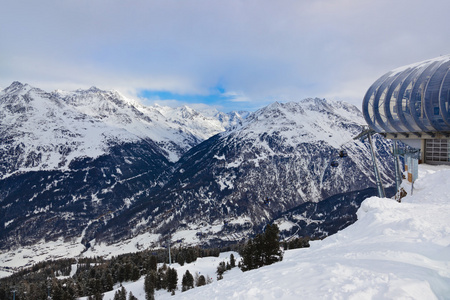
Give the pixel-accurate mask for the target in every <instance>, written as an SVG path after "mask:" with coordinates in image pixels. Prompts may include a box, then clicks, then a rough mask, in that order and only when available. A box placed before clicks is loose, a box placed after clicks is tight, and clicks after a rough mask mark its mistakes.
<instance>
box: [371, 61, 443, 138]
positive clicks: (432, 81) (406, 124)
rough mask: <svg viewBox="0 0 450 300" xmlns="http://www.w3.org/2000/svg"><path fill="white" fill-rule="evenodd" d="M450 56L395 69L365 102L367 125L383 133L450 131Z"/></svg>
mask: <svg viewBox="0 0 450 300" xmlns="http://www.w3.org/2000/svg"><path fill="white" fill-rule="evenodd" d="M449 99H450V55H445V56H440V57H437V58H434V59H430V60H427V61H423V62H420V63H416V64H412V65H408V66H405V67H401V68H398V69H395V70H392V71H390V72H388V73H386V74H384V75H383V76H381V77H380V78H379V79H378V80H377V81H375V83H374V84H372V86H371V87H370V88H369V90H368V91H367V93H366V95H365V96H364V100H363V114H364V118H365V119H366V122H367V124H368V125H369V126H370V127H371V128H372V129H373V130H375V131H376V132H380V133H416V134H418V135H420V133H430V134H432V133H436V132H445V133H448V132H450V107H449V106H450V104H449Z"/></svg>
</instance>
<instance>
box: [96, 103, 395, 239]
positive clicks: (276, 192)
mask: <svg viewBox="0 0 450 300" xmlns="http://www.w3.org/2000/svg"><path fill="white" fill-rule="evenodd" d="M361 123H363V121H362V115H361V113H360V112H359V111H358V110H357V109H356V108H355V107H354V106H351V105H348V104H345V103H341V102H329V101H326V100H324V99H306V100H303V101H300V102H292V103H285V104H280V103H274V104H272V105H270V106H268V107H265V108H263V109H261V110H259V111H257V112H255V113H253V114H251V115H250V116H248V117H247V118H246V119H245V121H244V122H243V123H242V124H241V125H239V126H236V127H233V128H231V129H230V130H228V131H225V132H223V133H221V134H218V135H216V136H214V137H212V138H210V139H208V140H206V141H205V142H203V143H201V144H199V145H198V146H195V147H194V148H192V149H191V150H189V151H188V152H187V153H186V154H185V155H184V156H183V157H182V158H181V159H180V160H179V161H178V162H177V163H176V164H175V166H174V170H175V171H174V172H173V173H172V175H171V176H170V180H169V181H168V183H167V184H166V185H165V186H164V188H163V189H161V190H159V191H158V192H156V193H155V194H153V195H151V196H149V197H147V198H142V201H138V202H136V203H135V204H134V205H133V208H132V209H130V211H129V212H126V213H125V214H124V216H126V219H127V220H128V222H129V223H131V224H134V225H133V227H134V228H135V231H134V232H133V234H131V235H130V231H129V229H127V228H124V227H123V226H121V224H122V222H116V221H117V220H111V222H109V223H108V224H107V225H106V226H105V229H104V230H103V232H109V233H108V235H109V236H110V235H111V234H112V232H114V233H115V234H116V235H117V236H120V235H122V236H123V237H124V238H131V237H132V236H133V235H135V234H136V233H144V232H148V231H151V232H153V233H159V234H169V233H170V234H171V235H172V236H175V237H182V236H186V235H189V236H190V237H189V238H187V239H185V240H184V241H183V242H184V243H188V244H190V243H194V244H195V243H206V244H208V243H214V244H217V243H219V244H220V243H221V242H227V241H238V240H240V239H243V238H246V237H247V236H248V235H249V234H252V233H254V232H257V231H258V230H260V228H261V227H263V226H264V225H265V224H266V223H267V222H270V221H271V220H272V219H274V218H276V217H279V216H280V215H281V214H283V212H285V211H287V210H290V209H292V208H294V207H297V206H299V205H301V204H303V203H305V202H319V201H322V200H324V199H326V198H328V197H330V196H332V195H335V194H338V193H348V192H351V191H358V190H362V189H365V188H367V187H370V186H374V185H375V184H374V175H373V168H372V163H371V160H370V156H369V151H368V144H367V142H362V141H354V140H353V137H354V136H356V135H357V134H358V133H360V132H361V126H360V125H359V124H361ZM375 144H376V147H377V152H378V155H379V159H380V161H381V164H380V169H381V173H382V177H383V179H384V182H385V183H392V182H393V174H394V172H393V160H392V157H391V155H390V153H389V142H387V141H386V140H384V139H382V138H376V143H375ZM340 150H345V151H346V152H347V154H348V155H347V157H343V158H340V157H339V151H340ZM332 161H336V162H338V163H339V166H337V167H333V166H332V165H331V162H332ZM362 200H363V199H360V201H362ZM155 203H157V206H155ZM349 203H350V201H349V202H348V204H349ZM359 203H360V202H359ZM161 210H162V211H161ZM168 216H169V217H168ZM319 230H320V229H319ZM102 238H103V237H102Z"/></svg>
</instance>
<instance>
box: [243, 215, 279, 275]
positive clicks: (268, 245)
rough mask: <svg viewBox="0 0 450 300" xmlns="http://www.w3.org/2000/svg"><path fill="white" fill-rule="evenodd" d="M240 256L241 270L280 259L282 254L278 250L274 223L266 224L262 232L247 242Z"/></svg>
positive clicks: (276, 228)
mask: <svg viewBox="0 0 450 300" xmlns="http://www.w3.org/2000/svg"><path fill="white" fill-rule="evenodd" d="M241 256H242V262H241V269H242V270H243V271H247V270H252V269H256V268H259V267H262V266H263V265H270V264H273V263H274V262H277V261H281V260H282V259H283V255H282V252H281V250H280V242H279V229H278V226H277V225H276V224H273V225H270V224H269V225H267V226H266V230H265V232H264V233H263V234H258V235H256V236H255V237H254V238H253V239H251V240H249V241H248V242H247V244H246V245H245V246H244V249H243V250H242V253H241Z"/></svg>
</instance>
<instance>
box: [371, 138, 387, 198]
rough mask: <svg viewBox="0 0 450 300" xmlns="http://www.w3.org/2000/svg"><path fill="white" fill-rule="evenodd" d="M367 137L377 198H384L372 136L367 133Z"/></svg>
mask: <svg viewBox="0 0 450 300" xmlns="http://www.w3.org/2000/svg"><path fill="white" fill-rule="evenodd" d="M367 137H368V138H369V146H370V153H371V154H372V162H373V169H374V171H375V180H376V183H377V190H378V197H380V198H386V194H385V193H384V188H383V184H382V183H381V177H380V173H379V172H378V166H377V160H376V158H375V151H374V150H373V148H374V147H373V143H372V135H371V134H370V133H369V134H367Z"/></svg>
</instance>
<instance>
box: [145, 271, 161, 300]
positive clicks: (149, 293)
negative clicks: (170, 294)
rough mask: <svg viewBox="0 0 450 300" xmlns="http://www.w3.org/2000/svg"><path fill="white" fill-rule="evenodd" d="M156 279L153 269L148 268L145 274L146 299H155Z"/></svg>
mask: <svg viewBox="0 0 450 300" xmlns="http://www.w3.org/2000/svg"><path fill="white" fill-rule="evenodd" d="M157 280H158V279H157V274H156V271H155V270H150V272H149V273H148V274H147V275H146V276H145V281H144V290H145V297H146V298H147V300H153V299H155V288H156V283H157Z"/></svg>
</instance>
